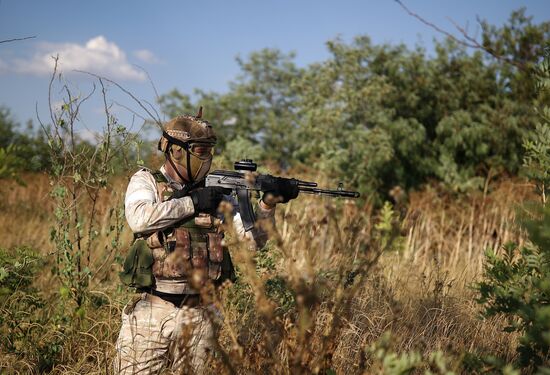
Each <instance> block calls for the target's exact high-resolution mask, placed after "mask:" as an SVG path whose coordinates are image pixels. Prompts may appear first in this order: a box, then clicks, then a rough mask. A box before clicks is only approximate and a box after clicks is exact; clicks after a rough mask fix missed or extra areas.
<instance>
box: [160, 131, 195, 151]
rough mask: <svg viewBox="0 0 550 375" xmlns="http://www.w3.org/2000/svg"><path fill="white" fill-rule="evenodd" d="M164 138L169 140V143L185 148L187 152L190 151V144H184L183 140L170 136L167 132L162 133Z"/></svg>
mask: <svg viewBox="0 0 550 375" xmlns="http://www.w3.org/2000/svg"><path fill="white" fill-rule="evenodd" d="M162 136H163V137H164V138H166V139H167V140H168V143H172V144H175V145H178V146H180V147H183V148H184V149H185V150H188V149H189V142H184V141H182V140H181V139H177V138H174V137H172V136H171V135H170V134H168V133H166V131H162Z"/></svg>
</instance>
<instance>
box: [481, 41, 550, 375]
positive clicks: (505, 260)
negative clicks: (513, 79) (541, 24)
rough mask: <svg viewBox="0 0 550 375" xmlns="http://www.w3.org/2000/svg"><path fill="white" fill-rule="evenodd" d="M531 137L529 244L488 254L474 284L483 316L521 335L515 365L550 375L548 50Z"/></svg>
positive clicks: (524, 217) (524, 219) (524, 215)
mask: <svg viewBox="0 0 550 375" xmlns="http://www.w3.org/2000/svg"><path fill="white" fill-rule="evenodd" d="M536 76H537V77H538V84H537V89H538V92H537V94H538V95H537V100H536V101H535V103H536V105H537V107H538V108H537V112H538V114H539V117H540V122H539V124H538V125H537V127H536V133H535V134H533V135H532V136H531V137H529V138H528V139H526V141H525V143H524V145H525V149H526V156H525V160H524V163H525V167H526V169H527V172H528V175H529V176H530V177H531V179H532V181H533V182H534V183H535V184H536V186H537V192H538V193H539V194H540V196H541V200H540V202H537V203H531V204H529V205H526V206H525V207H523V210H522V211H521V213H520V224H521V225H522V227H523V229H524V230H525V232H526V234H527V236H528V239H529V241H528V242H527V243H526V244H525V245H524V246H522V247H518V246H517V245H516V244H513V243H511V244H507V245H506V246H505V247H504V251H503V253H502V254H500V255H497V254H495V253H494V252H488V253H487V258H486V264H485V269H484V280H483V281H482V282H480V283H478V284H476V288H477V290H478V292H479V298H478V302H479V303H480V304H481V305H482V306H483V309H484V313H485V315H487V316H491V315H497V314H500V315H504V316H506V317H507V318H508V322H509V326H508V327H507V328H506V330H507V331H509V332H519V333H521V334H522V336H521V338H520V342H519V346H518V352H519V360H520V364H521V365H522V366H523V367H525V368H537V369H538V371H539V372H541V373H543V372H546V373H548V372H550V362H549V361H550V354H549V353H550V205H548V204H547V199H546V196H547V190H548V184H549V183H550V179H549V175H548V166H550V153H549V152H548V150H550V116H548V114H549V112H550V107H549V106H548V101H546V100H544V99H545V98H548V95H549V93H550V85H549V84H548V83H549V80H550V49H548V50H547V51H546V55H545V59H544V61H543V62H542V63H541V65H540V68H539V69H538V70H537V75H536Z"/></svg>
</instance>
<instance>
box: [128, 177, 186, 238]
mask: <svg viewBox="0 0 550 375" xmlns="http://www.w3.org/2000/svg"><path fill="white" fill-rule="evenodd" d="M124 207H125V214H126V220H127V221H128V225H129V226H130V229H132V232H134V233H152V232H154V231H156V230H159V229H163V228H167V227H169V226H171V225H172V224H174V223H176V222H178V221H180V220H181V219H183V218H186V217H188V216H191V215H193V213H194V212H195V209H194V207H193V201H192V200H191V198H190V197H183V198H178V199H171V200H169V201H166V202H160V201H159V200H158V197H157V191H156V182H155V179H154V177H153V176H152V175H151V173H149V172H148V171H145V170H143V171H139V172H137V173H136V174H134V175H133V176H132V178H131V180H130V183H129V184H128V189H127V190H126V198H125V201H124Z"/></svg>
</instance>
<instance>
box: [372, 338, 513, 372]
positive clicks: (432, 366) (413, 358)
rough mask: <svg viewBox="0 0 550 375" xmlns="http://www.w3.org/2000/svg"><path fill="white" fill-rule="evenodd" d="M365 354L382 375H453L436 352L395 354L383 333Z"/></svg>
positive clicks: (445, 362)
mask: <svg viewBox="0 0 550 375" xmlns="http://www.w3.org/2000/svg"><path fill="white" fill-rule="evenodd" d="M367 352H368V353H369V354H370V355H371V356H372V357H373V359H374V361H375V367H378V368H379V373H381V374H384V375H406V374H412V373H421V372H420V371H421V370H424V371H423V372H422V373H423V374H425V375H432V374H441V375H454V374H455V372H454V371H452V370H450V360H449V358H447V357H445V355H444V354H443V353H442V352H440V351H436V352H433V353H430V354H429V355H427V356H422V355H421V354H420V353H418V352H414V351H413V352H407V353H395V352H394V351H393V350H392V349H391V336H390V334H389V333H385V334H384V335H382V337H381V338H380V339H379V340H378V341H377V342H376V343H374V344H373V345H371V346H370V347H369V348H368V349H367ZM510 375H511V374H510Z"/></svg>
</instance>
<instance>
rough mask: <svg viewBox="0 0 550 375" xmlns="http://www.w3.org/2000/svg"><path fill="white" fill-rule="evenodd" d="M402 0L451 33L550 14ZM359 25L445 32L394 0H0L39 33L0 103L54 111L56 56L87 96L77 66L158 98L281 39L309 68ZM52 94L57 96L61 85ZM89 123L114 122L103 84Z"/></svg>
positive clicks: (379, 30)
mask: <svg viewBox="0 0 550 375" xmlns="http://www.w3.org/2000/svg"><path fill="white" fill-rule="evenodd" d="M402 1H403V3H404V4H405V5H406V6H407V7H409V8H410V9H411V10H412V11H414V12H415V13H417V14H419V15H422V17H423V18H425V19H427V20H429V21H430V22H432V23H434V24H437V25H438V26H439V27H441V28H444V29H446V30H449V31H451V32H454V31H455V30H456V29H455V28H454V26H453V22H455V23H457V24H459V25H461V26H463V27H468V30H469V31H471V33H472V34H475V32H476V30H477V28H476V25H477V24H476V18H477V17H480V18H482V19H486V20H488V21H489V22H490V23H491V24H494V25H502V24H503V23H504V22H505V21H506V20H507V18H508V17H509V15H510V13H511V11H513V10H515V9H518V8H520V7H526V8H527V14H528V15H532V16H533V17H534V21H535V22H537V23H538V22H543V21H547V20H550V1H548V0H516V1H512V0H475V1H474V0H461V1H457V0H453V1H451V0H424V1H419V0H402ZM357 35H368V36H370V37H371V39H372V41H373V42H374V43H391V44H398V43H405V44H406V45H408V46H410V47H414V46H415V45H416V44H420V45H422V46H424V47H425V48H426V49H427V50H428V51H430V50H431V48H432V47H433V39H434V38H438V39H442V36H441V35H440V34H438V33H437V32H436V31H434V30H433V29H432V28H430V27H428V26H426V25H424V24H422V23H421V22H420V21H418V20H417V19H415V18H414V17H411V16H410V15H408V14H407V13H406V12H405V11H404V10H403V9H402V8H401V7H400V6H399V4H397V3H396V2H395V1H393V0H338V1H336V0H333V1H330V0H294V1H292V0H240V1H238V0H217V1H216V0H203V1H191V0H188V1H176V0H170V1H168V0H157V1H145V0H132V1H130V0H118V1H104V0H94V1H74V0H71V1H69V0H66V1H61V0H60V1H50V0H34V1H31V0H0V41H1V40H7V39H12V38H22V37H27V36H36V37H35V38H33V39H28V40H22V41H16V42H10V43H0V106H3V107H7V108H9V109H10V111H11V113H12V117H13V119H14V120H15V121H17V122H19V123H25V122H27V121H28V120H33V121H34V122H35V123H36V119H37V115H38V116H40V118H41V119H42V120H43V121H44V122H47V120H48V118H49V117H48V116H49V115H48V83H49V80H50V77H51V73H52V69H53V59H52V58H51V56H54V55H58V56H59V67H60V70H61V71H62V73H63V76H64V77H65V79H66V81H67V82H68V84H69V85H70V87H71V89H72V90H74V92H75V93H77V94H80V95H86V94H87V93H88V92H89V91H90V90H91V88H92V85H93V82H94V81H95V80H94V78H93V77H91V76H89V75H86V74H83V73H78V72H75V70H81V71H87V72H91V73H94V74H98V75H101V76H104V77H107V78H109V79H112V80H114V81H116V82H117V83H119V84H120V85H122V86H123V87H124V88H125V89H127V90H129V91H130V92H132V94H133V95H134V96H136V97H137V98H139V99H140V100H143V102H144V103H151V105H153V106H156V104H155V101H156V94H155V89H154V88H156V91H157V92H158V93H159V94H163V93H167V92H168V91H170V90H172V89H174V88H175V89H178V90H179V91H181V92H184V93H188V94H191V93H192V91H193V89H195V88H199V89H201V90H203V91H214V92H226V91H227V90H228V82H230V81H232V80H234V79H235V78H236V77H237V76H238V74H239V67H238V64H237V63H236V57H237V56H240V57H243V58H246V56H248V55H249V54H250V53H251V52H253V51H258V50H260V49H262V48H277V49H280V50H281V51H283V52H285V53H289V52H294V53H296V58H295V62H296V63H297V65H298V66H302V67H304V66H307V65H308V64H311V63H314V62H319V61H323V60H324V59H326V58H327V57H328V56H329V54H328V51H327V48H326V44H325V43H326V42H327V41H328V40H331V39H334V38H337V37H338V38H341V39H343V40H344V41H347V42H349V41H351V40H352V39H353V37H354V36H357ZM151 82H153V83H154V88H153V85H152V84H151ZM107 89H108V92H107V100H108V103H109V105H112V111H113V112H114V114H115V115H117V116H118V117H119V120H120V121H121V122H122V123H124V124H125V125H131V124H132V123H133V124H134V129H136V128H135V127H136V126H139V123H140V122H142V121H141V120H139V117H136V115H133V114H132V113H131V112H130V111H129V110H127V109H126V108H130V109H131V110H132V111H133V112H135V113H137V114H138V115H140V116H146V114H145V112H144V111H143V110H141V109H140V108H139V107H138V106H137V105H136V103H135V102H133V100H132V99H131V98H130V97H129V96H127V95H126V94H124V93H123V92H121V91H120V90H119V89H117V88H116V87H114V86H113V85H108V88H107ZM53 96H54V99H53V100H52V103H53V106H54V107H55V106H56V105H59V100H60V98H61V97H60V92H59V89H57V91H56V92H54V95H53ZM56 100H57V101H56ZM125 107H126V108H125ZM156 107H157V109H158V106H156ZM207 112H208V109H205V117H207ZM81 122H82V124H81V126H82V130H81V132H82V133H81V135H82V136H83V137H89V136H91V135H93V133H94V132H96V131H98V130H100V129H101V128H102V127H103V126H104V124H105V116H104V113H103V107H102V98H101V97H100V96H99V95H97V94H94V97H93V99H92V100H90V101H89V102H88V103H86V106H83V110H82V113H81Z"/></svg>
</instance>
